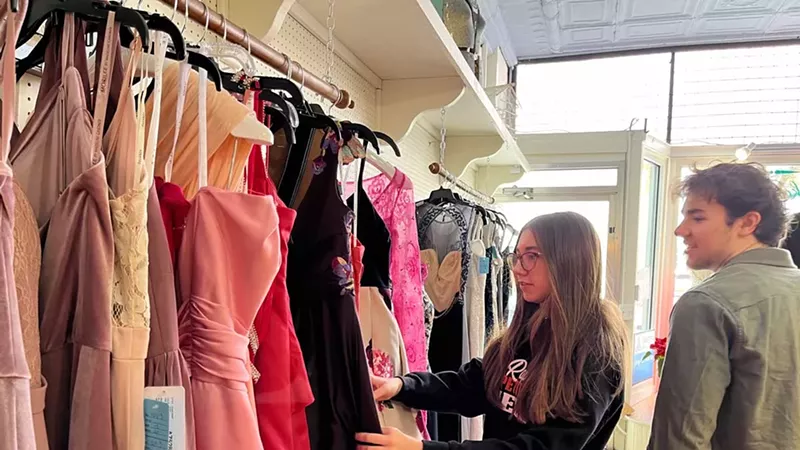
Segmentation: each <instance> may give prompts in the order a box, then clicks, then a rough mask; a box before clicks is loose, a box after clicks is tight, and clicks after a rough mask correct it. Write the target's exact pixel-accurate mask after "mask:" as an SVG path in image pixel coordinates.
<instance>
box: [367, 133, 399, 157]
mask: <svg viewBox="0 0 800 450" xmlns="http://www.w3.org/2000/svg"><path fill="white" fill-rule="evenodd" d="M373 133H375V137H377V138H378V139H380V140H382V141H383V142H386V143H387V144H389V147H392V150H394V154H395V156H397V157H398V158H399V157H400V149H399V148H398V147H397V144H396V143H395V142H394V139H392V138H390V137H389V135H388V134H386V133H381V132H380V131H374V132H373Z"/></svg>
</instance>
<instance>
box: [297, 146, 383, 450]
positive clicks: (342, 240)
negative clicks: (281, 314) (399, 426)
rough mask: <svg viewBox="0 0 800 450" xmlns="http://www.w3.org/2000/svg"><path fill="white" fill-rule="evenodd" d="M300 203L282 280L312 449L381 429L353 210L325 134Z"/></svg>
mask: <svg viewBox="0 0 800 450" xmlns="http://www.w3.org/2000/svg"><path fill="white" fill-rule="evenodd" d="M323 148H324V150H323V152H322V155H321V156H320V157H318V158H317V159H315V160H314V161H313V164H309V165H308V166H309V167H308V170H313V172H314V177H313V179H312V180H311V183H310V184H309V187H308V191H307V192H306V194H305V196H304V197H303V199H302V201H301V203H300V205H299V207H298V208H297V219H296V221H295V226H294V228H293V230H292V236H291V241H290V243H289V255H288V262H287V287H288V289H289V298H290V302H291V309H292V319H293V321H294V326H295V331H296V333H297V338H298V340H299V341H300V346H301V348H302V350H303V359H304V361H305V365H306V370H307V371H308V378H309V381H310V383H311V389H312V391H313V393H314V399H315V401H314V403H313V404H312V405H311V406H309V407H308V408H307V409H306V416H307V420H308V430H309V437H310V439H311V449H312V450H352V449H354V448H355V447H356V442H355V434H356V433H357V432H369V433H380V431H381V427H380V422H379V421H378V415H377V411H376V409H375V402H374V400H373V397H372V387H371V384H370V380H369V370H368V366H367V360H366V356H365V354H364V344H363V342H362V339H361V329H360V326H359V322H358V313H357V312H356V306H355V293H354V290H353V289H354V285H353V269H352V261H351V256H350V246H349V242H350V234H349V233H350V232H349V230H350V224H351V223H352V220H353V213H352V211H350V209H349V208H348V207H347V206H346V205H345V204H344V203H343V202H342V199H341V196H340V194H339V187H338V183H337V179H336V172H337V161H338V160H337V152H338V147H337V146H336V145H335V142H331V141H330V140H325V141H323Z"/></svg>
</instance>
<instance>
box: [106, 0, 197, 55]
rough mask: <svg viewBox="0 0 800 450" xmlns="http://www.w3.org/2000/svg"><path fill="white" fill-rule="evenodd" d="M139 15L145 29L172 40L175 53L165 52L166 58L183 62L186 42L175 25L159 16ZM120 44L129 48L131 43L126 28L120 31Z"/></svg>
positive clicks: (130, 36) (143, 12) (131, 35)
mask: <svg viewBox="0 0 800 450" xmlns="http://www.w3.org/2000/svg"><path fill="white" fill-rule="evenodd" d="M139 14H141V15H142V17H143V18H144V20H145V21H146V23H147V28H149V29H151V30H156V31H161V32H164V33H166V34H167V35H168V36H169V37H170V39H172V48H173V49H174V50H175V52H174V53H171V52H167V58H169V59H172V60H174V61H183V60H185V59H186V41H184V40H183V36H182V35H181V30H180V29H178V26H177V25H175V23H173V22H172V21H171V20H169V19H167V18H166V17H164V16H162V15H160V14H151V13H149V12H147V11H139ZM120 42H121V43H122V45H124V46H125V47H130V45H131V42H133V33H131V31H130V30H128V29H126V28H123V29H121V30H120Z"/></svg>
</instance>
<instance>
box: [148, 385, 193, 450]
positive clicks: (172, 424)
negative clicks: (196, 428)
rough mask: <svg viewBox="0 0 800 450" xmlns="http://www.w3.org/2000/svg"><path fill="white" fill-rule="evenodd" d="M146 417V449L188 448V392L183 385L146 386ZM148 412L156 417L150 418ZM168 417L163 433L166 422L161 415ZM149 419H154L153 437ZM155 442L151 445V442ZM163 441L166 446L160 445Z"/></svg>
mask: <svg viewBox="0 0 800 450" xmlns="http://www.w3.org/2000/svg"><path fill="white" fill-rule="evenodd" d="M144 397H145V400H144V417H145V435H146V436H145V450H186V393H185V392H184V389H183V386H165V387H146V388H144ZM148 412H150V413H152V414H153V415H154V417H153V418H152V419H148ZM162 414H165V415H166V417H167V421H166V428H165V429H164V430H165V431H163V433H165V435H166V437H164V435H162V434H161V433H162V427H163V426H164V422H163V421H162V420H161V419H160V417H161V415H162ZM148 420H150V421H152V423H153V426H152V433H153V434H152V439H151V434H150V431H149V430H150V428H147V427H148ZM151 440H152V442H153V445H154V446H153V447H151V446H150V445H151V444H150V442H151ZM162 441H165V442H166V447H163V446H161V447H159V446H157V445H161V444H160V443H161V442H162Z"/></svg>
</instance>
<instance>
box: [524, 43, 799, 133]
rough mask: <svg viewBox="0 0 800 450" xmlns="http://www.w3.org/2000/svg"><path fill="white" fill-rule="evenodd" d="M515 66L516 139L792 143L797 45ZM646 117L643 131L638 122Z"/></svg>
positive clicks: (796, 101)
mask: <svg viewBox="0 0 800 450" xmlns="http://www.w3.org/2000/svg"><path fill="white" fill-rule="evenodd" d="M671 58H672V54H671V53H656V54H650V55H635V56H622V57H605V58H604V57H598V58H596V59H590V60H583V61H565V62H549V63H529V64H521V65H519V66H518V69H517V86H516V91H517V98H518V101H519V109H518V111H517V122H516V129H517V131H518V132H519V133H559V132H587V131H619V130H625V129H627V128H628V127H629V126H630V125H631V123H632V122H631V121H632V120H633V119H634V118H637V119H639V121H638V122H637V123H636V124H635V126H634V129H637V130H641V129H644V128H646V129H647V130H648V131H649V132H650V134H652V135H654V136H656V137H658V138H660V139H664V140H666V138H667V121H668V117H669V116H670V114H671V115H672V129H671V135H670V140H671V143H672V144H677V145H698V144H709V143H710V144H733V145H739V144H741V145H744V144H748V143H750V142H755V143H757V144H786V143H795V142H800V44H797V45H784V46H762V47H752V48H735V49H713V50H700V51H686V52H675V61H674V73H675V77H674V80H673V81H674V84H673V92H672V95H673V97H672V105H673V106H672V111H670V110H669V103H670V98H669V95H670V86H669V82H670V70H671V64H670V60H671ZM645 121H646V125H645Z"/></svg>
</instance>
